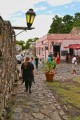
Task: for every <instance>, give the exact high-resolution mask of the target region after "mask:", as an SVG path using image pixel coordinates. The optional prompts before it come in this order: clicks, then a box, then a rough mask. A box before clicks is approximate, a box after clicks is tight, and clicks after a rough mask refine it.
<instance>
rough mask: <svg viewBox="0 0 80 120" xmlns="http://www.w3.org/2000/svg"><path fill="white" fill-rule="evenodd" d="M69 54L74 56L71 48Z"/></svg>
mask: <svg viewBox="0 0 80 120" xmlns="http://www.w3.org/2000/svg"><path fill="white" fill-rule="evenodd" d="M69 54H70V56H73V55H74V50H73V49H71V48H69Z"/></svg>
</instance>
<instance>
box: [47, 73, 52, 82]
mask: <svg viewBox="0 0 80 120" xmlns="http://www.w3.org/2000/svg"><path fill="white" fill-rule="evenodd" d="M45 76H46V81H47V82H52V81H53V77H54V73H53V72H51V73H48V72H46V73H45Z"/></svg>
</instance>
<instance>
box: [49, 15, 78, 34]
mask: <svg viewBox="0 0 80 120" xmlns="http://www.w3.org/2000/svg"><path fill="white" fill-rule="evenodd" d="M74 26H80V13H75V16H71V15H65V16H64V17H63V18H62V17H59V16H58V15H55V17H54V18H53V21H52V24H51V26H50V30H49V31H48V33H70V32H71V30H72V28H73V27H74Z"/></svg>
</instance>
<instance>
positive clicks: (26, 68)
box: [21, 57, 34, 93]
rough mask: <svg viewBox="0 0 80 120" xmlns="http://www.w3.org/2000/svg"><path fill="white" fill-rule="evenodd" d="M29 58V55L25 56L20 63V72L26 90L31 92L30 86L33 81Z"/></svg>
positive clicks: (32, 67)
mask: <svg viewBox="0 0 80 120" xmlns="http://www.w3.org/2000/svg"><path fill="white" fill-rule="evenodd" d="M29 60H30V59H29V57H26V59H25V62H24V63H23V64H22V65H21V72H22V78H23V83H24V82H25V87H26V92H27V91H28V90H29V93H31V86H32V82H33V81H34V65H33V64H32V63H31V62H29Z"/></svg>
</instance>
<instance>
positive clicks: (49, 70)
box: [43, 61, 54, 82]
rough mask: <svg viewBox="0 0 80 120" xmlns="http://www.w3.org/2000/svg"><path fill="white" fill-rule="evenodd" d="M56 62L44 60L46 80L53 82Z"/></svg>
mask: <svg viewBox="0 0 80 120" xmlns="http://www.w3.org/2000/svg"><path fill="white" fill-rule="evenodd" d="M53 66H54V62H53V61H46V62H44V65H43V71H44V73H45V76H46V81H48V82H51V81H53V77H54V69H53Z"/></svg>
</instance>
